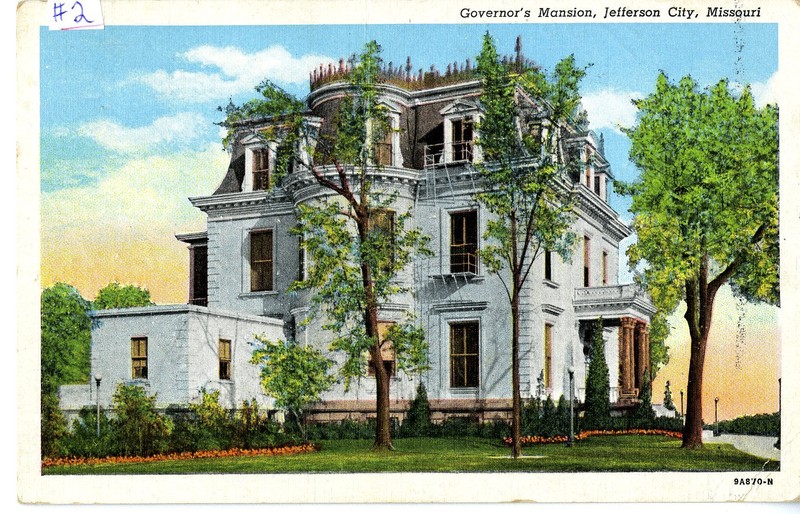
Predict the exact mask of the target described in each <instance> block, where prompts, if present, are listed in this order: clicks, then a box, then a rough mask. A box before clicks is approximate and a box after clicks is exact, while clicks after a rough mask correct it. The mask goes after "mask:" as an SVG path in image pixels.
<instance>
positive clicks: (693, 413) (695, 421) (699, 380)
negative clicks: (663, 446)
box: [681, 334, 707, 449]
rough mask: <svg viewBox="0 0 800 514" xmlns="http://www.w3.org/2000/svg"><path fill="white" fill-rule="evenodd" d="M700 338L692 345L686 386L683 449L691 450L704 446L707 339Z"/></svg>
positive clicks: (704, 337)
mask: <svg viewBox="0 0 800 514" xmlns="http://www.w3.org/2000/svg"><path fill="white" fill-rule="evenodd" d="M698 336H699V337H698V338H697V340H692V343H691V344H692V347H691V354H690V357H689V381H688V384H687V385H686V421H685V424H684V427H683V442H682V443H681V447H682V448H690V449H692V448H701V447H702V446H703V364H704V362H705V357H706V342H707V337H706V336H703V335H701V334H698ZM693 339H694V338H693Z"/></svg>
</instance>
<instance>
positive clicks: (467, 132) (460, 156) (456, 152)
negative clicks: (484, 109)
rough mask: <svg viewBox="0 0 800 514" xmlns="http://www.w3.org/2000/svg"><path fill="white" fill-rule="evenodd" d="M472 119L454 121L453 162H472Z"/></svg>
mask: <svg viewBox="0 0 800 514" xmlns="http://www.w3.org/2000/svg"><path fill="white" fill-rule="evenodd" d="M472 139H473V130H472V119H470V118H463V119H460V120H453V160H454V161H470V162H471V161H472Z"/></svg>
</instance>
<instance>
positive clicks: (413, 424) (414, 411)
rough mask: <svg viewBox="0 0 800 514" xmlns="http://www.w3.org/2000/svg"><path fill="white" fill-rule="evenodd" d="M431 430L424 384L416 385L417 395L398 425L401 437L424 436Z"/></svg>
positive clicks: (429, 408) (429, 409)
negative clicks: (404, 417) (400, 424)
mask: <svg viewBox="0 0 800 514" xmlns="http://www.w3.org/2000/svg"><path fill="white" fill-rule="evenodd" d="M430 432H431V407H430V404H429V403H428V392H427V391H426V390H425V386H424V385H423V384H420V385H419V386H418V387H417V396H416V398H414V401H412V402H411V406H410V407H409V408H408V414H406V419H405V420H404V421H403V424H402V426H401V427H400V436H401V437H424V436H427V435H429V434H430Z"/></svg>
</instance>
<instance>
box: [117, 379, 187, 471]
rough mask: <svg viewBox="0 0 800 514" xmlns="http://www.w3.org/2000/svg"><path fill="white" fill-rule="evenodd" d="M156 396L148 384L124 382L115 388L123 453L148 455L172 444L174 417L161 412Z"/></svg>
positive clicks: (163, 450) (118, 436)
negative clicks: (150, 390) (126, 383)
mask: <svg viewBox="0 0 800 514" xmlns="http://www.w3.org/2000/svg"><path fill="white" fill-rule="evenodd" d="M155 401H156V397H155V396H148V395H147V393H146V392H145V390H144V388H142V387H139V386H129V385H125V384H120V385H119V386H118V387H117V390H116V391H115V392H114V397H113V406H114V413H115V414H116V418H115V420H114V423H113V427H114V433H115V435H116V440H117V443H118V444H119V451H120V452H121V454H122V455H139V456H146V455H152V454H154V453H162V452H165V451H166V450H167V449H168V448H169V436H170V433H171V432H172V428H173V425H172V420H171V419H169V418H168V417H166V416H163V415H161V414H159V413H158V412H157V411H156V408H155Z"/></svg>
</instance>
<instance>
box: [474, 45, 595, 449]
mask: <svg viewBox="0 0 800 514" xmlns="http://www.w3.org/2000/svg"><path fill="white" fill-rule="evenodd" d="M477 63H478V68H477V69H478V75H479V76H480V77H481V83H482V86H483V92H482V94H481V106H482V109H483V117H482V119H481V121H480V123H478V127H477V128H478V132H479V137H478V140H477V143H478V145H479V146H480V149H481V152H482V154H483V159H484V161H483V162H482V163H479V164H477V165H476V167H477V169H478V171H479V174H480V178H481V186H482V192H480V193H478V194H476V195H475V197H476V199H477V200H478V201H479V202H480V203H481V205H483V206H484V207H485V208H486V210H487V211H488V212H489V213H490V214H491V216H490V217H489V219H488V221H487V223H486V230H485V232H484V234H483V238H484V239H485V240H486V242H487V244H486V245H485V246H484V248H483V249H482V250H481V253H480V256H481V259H482V261H483V263H484V265H485V267H486V269H487V270H488V271H489V272H490V273H495V274H497V275H498V276H499V277H500V279H501V281H502V282H503V285H504V286H505V289H506V292H507V293H508V300H509V303H510V306H511V321H512V338H511V353H512V364H511V367H512V382H513V383H512V393H513V401H512V405H513V406H512V452H513V455H514V457H518V456H519V455H520V454H521V448H522V447H521V443H520V435H521V428H520V427H521V409H522V403H521V398H520V379H519V333H520V330H519V328H520V306H519V298H520V293H521V291H522V289H523V287H524V285H525V282H526V280H527V278H528V276H529V273H530V271H531V269H532V266H533V263H534V262H535V261H536V258H537V256H538V255H540V254H541V253H542V252H543V251H545V250H550V251H555V252H557V253H558V254H559V255H561V256H562V258H565V259H568V258H569V255H570V253H571V248H572V245H573V242H574V234H573V233H572V232H571V231H570V227H571V224H572V220H573V216H572V209H573V201H572V198H571V195H570V190H571V186H570V185H569V184H568V183H567V182H565V181H564V178H565V175H566V169H567V160H566V158H565V154H564V152H563V147H564V145H563V141H562V139H563V137H564V135H565V134H566V133H567V130H568V127H567V126H566V124H567V123H568V122H569V121H574V120H576V119H577V118H579V116H577V115H576V114H575V111H576V109H577V106H578V104H579V102H580V94H579V84H580V81H581V79H582V78H583V76H584V75H585V70H584V69H580V68H577V67H576V66H575V60H574V57H572V56H570V57H568V58H566V59H564V60H562V61H561V62H560V63H559V64H558V65H557V66H556V68H555V71H554V73H553V75H552V76H551V77H547V76H546V75H545V74H544V73H542V72H541V71H540V70H538V69H536V68H529V69H525V70H522V72H512V68H511V67H510V66H508V65H507V64H504V63H503V62H501V61H500V58H499V56H498V53H497V49H496V47H495V44H494V40H493V38H492V37H491V36H490V35H489V34H488V33H487V34H486V35H485V36H484V38H483V47H482V50H481V53H480V55H479V56H478V59H477Z"/></svg>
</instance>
